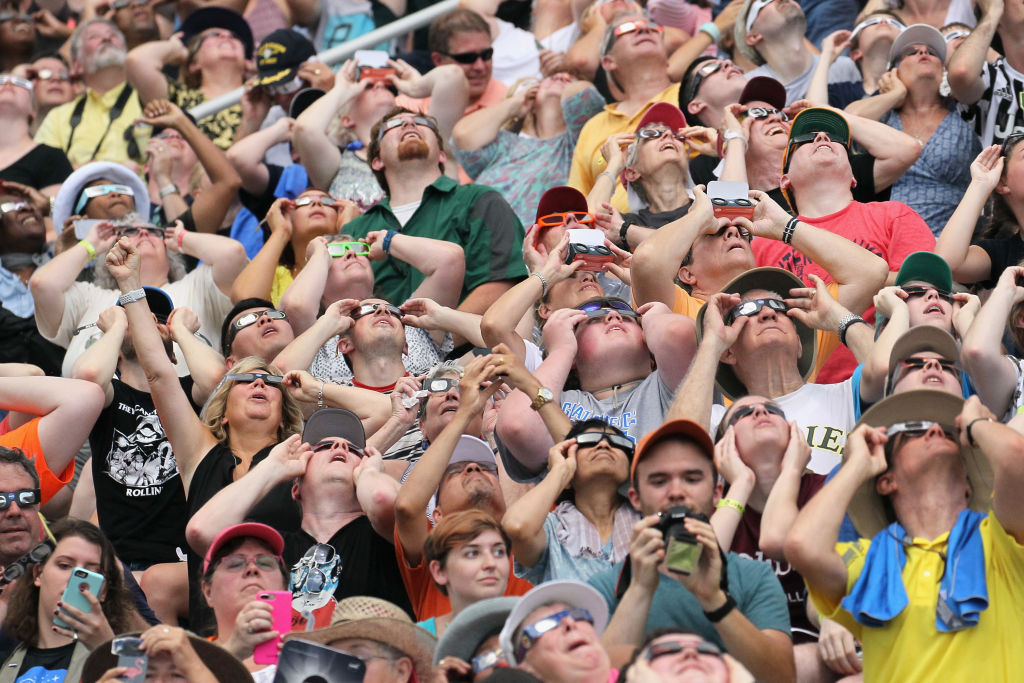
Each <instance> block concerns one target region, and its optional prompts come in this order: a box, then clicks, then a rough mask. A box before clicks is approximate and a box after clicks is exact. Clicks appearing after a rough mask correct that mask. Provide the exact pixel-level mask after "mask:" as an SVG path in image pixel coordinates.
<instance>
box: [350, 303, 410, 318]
mask: <svg viewBox="0 0 1024 683" xmlns="http://www.w3.org/2000/svg"><path fill="white" fill-rule="evenodd" d="M381 306H383V307H384V310H386V311H387V312H388V314H390V315H391V316H392V317H394V318H397V319H398V322H402V316H403V315H404V314H403V313H402V309H400V308H399V307H398V306H394V305H392V304H360V305H359V307H358V308H356V309H354V310H353V311H352V312H351V313H349V314H348V317H350V318H352V320H359V319H360V318H365V317H366V316H368V315H372V314H374V313H376V312H377V311H379V310H380V308H381Z"/></svg>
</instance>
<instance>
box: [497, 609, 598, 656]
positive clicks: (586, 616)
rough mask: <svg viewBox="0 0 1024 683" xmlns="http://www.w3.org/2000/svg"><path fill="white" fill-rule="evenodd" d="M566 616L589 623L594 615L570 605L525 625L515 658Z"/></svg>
mask: <svg viewBox="0 0 1024 683" xmlns="http://www.w3.org/2000/svg"><path fill="white" fill-rule="evenodd" d="M566 617H569V618H571V619H572V620H573V621H584V622H586V623H588V624H591V625H593V623H594V617H592V616H591V615H590V612H589V611H587V610H585V609H583V608H582V607H571V608H569V609H566V610H562V611H561V612H555V613H554V614H552V615H550V616H547V617H544V618H543V619H540V620H538V621H535V622H533V623H532V624H530V625H529V626H527V627H525V628H524V629H523V634H522V635H521V636H519V645H518V647H517V648H516V659H519V660H522V658H523V657H524V656H525V655H526V653H527V652H528V651H529V649H530V648H531V647H533V646H534V645H536V644H537V640H538V639H539V638H540V637H541V636H542V635H544V634H545V633H548V632H550V631H554V630H555V629H556V628H558V627H559V626H560V625H561V624H562V620H563V619H565V618H566Z"/></svg>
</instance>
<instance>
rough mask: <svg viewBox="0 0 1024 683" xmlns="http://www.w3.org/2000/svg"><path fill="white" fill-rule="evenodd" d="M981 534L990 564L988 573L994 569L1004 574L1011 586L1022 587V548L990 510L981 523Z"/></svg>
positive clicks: (1023, 552) (1023, 577) (1023, 550)
mask: <svg viewBox="0 0 1024 683" xmlns="http://www.w3.org/2000/svg"><path fill="white" fill-rule="evenodd" d="M981 533H982V538H983V539H984V541H985V559H986V561H987V562H988V563H990V569H989V571H992V568H993V567H994V568H996V569H997V570H998V571H999V572H1000V573H1002V574H1005V576H1006V581H1007V583H1008V584H1009V585H1011V586H1022V585H1024V546H1022V545H1021V544H1020V543H1018V542H1017V539H1015V538H1014V537H1013V536H1011V535H1010V533H1009V532H1008V531H1006V529H1005V528H1004V527H1003V525H1002V524H1001V523H1000V521H999V518H998V517H996V513H995V512H993V511H992V510H989V513H988V517H986V518H985V519H984V520H982V522H981Z"/></svg>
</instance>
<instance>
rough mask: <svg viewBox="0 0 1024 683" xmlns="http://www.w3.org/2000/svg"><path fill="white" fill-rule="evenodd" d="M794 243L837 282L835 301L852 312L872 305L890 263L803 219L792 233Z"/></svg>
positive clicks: (860, 311) (797, 248)
mask: <svg viewBox="0 0 1024 683" xmlns="http://www.w3.org/2000/svg"><path fill="white" fill-rule="evenodd" d="M792 245H793V247H794V248H795V249H796V250H797V251H799V252H801V253H802V254H804V255H805V256H807V257H808V258H810V259H811V260H812V261H814V262H815V263H817V264H819V265H820V266H821V267H822V268H824V269H825V270H826V271H827V272H828V274H829V275H831V276H832V279H834V280H835V281H836V284H838V285H839V291H838V293H837V296H836V301H838V302H839V303H840V304H842V305H843V306H845V307H846V308H848V309H850V310H851V311H853V312H854V313H862V312H864V311H865V310H867V308H868V306H870V305H871V300H872V297H874V295H875V293H876V292H877V291H878V290H879V288H881V287H882V286H883V283H884V282H885V279H886V277H887V276H888V274H889V264H887V263H886V262H885V261H884V260H883V259H882V258H881V257H879V256H876V255H875V254H873V253H871V252H870V251H868V250H867V249H865V248H864V247H861V246H860V245H858V244H856V243H854V242H852V241H851V240H848V239H846V238H845V237H842V236H841V235H837V234H835V233H832V232H830V231H828V230H823V229H821V228H816V227H813V226H811V225H809V224H807V223H804V222H803V221H800V222H798V223H797V227H796V230H795V231H794V233H793V239H792Z"/></svg>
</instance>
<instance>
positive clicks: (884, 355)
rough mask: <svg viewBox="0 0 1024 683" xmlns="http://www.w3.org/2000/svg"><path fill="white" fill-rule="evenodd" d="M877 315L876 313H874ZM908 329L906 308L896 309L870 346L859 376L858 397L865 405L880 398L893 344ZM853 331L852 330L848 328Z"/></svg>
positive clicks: (908, 317) (908, 322)
mask: <svg viewBox="0 0 1024 683" xmlns="http://www.w3.org/2000/svg"><path fill="white" fill-rule="evenodd" d="M876 315H877V313H876ZM854 327H867V326H866V325H859V324H858V325H855V326H854ZM909 329H910V314H909V312H908V311H907V307H906V306H900V307H899V308H897V309H896V310H895V311H894V312H893V314H892V317H891V318H890V319H889V321H888V322H887V323H886V325H885V328H884V329H883V330H882V333H881V334H879V335H878V339H876V340H875V343H874V344H872V346H871V352H870V355H869V356H868V359H867V361H865V363H864V370H863V371H862V374H861V385H860V395H861V398H862V399H864V401H865V402H867V403H874V402H875V401H877V400H878V399H880V398H882V396H883V392H884V390H885V380H886V377H887V376H888V375H889V356H890V355H891V354H892V347H893V344H895V343H896V340H897V339H899V338H900V336H902V335H903V333H904V332H906V331H907V330H909ZM848 330H849V331H851V332H852V331H853V328H852V327H851V328H848Z"/></svg>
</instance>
